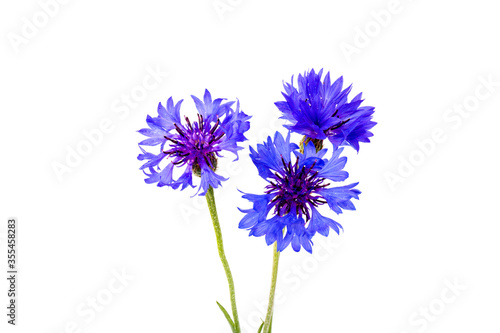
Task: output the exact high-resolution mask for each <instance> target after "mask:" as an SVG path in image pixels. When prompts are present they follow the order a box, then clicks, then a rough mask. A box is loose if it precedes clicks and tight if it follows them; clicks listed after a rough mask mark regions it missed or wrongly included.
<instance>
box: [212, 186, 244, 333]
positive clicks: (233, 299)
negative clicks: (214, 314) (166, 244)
mask: <svg viewBox="0 0 500 333" xmlns="http://www.w3.org/2000/svg"><path fill="white" fill-rule="evenodd" d="M205 196H206V198H207V204H208V210H209V211H210V216H211V217H212V222H213V224H214V230H215V237H216V238H217V250H218V251H219V257H220V261H221V262H222V266H224V271H225V272H226V277H227V283H228V284H229V293H230V295H231V309H232V312H233V319H234V329H235V332H236V333H240V332H241V329H240V322H239V319H238V310H237V309H236V295H235V292H234V281H233V275H232V274H231V269H230V268H229V263H228V262H227V259H226V254H225V253H224V244H223V243H222V232H221V229H220V224H219V217H218V216H217V208H216V207H215V197H214V189H213V188H212V186H210V187H209V188H208V191H207V194H206V195H205Z"/></svg>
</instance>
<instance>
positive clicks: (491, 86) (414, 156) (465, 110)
mask: <svg viewBox="0 0 500 333" xmlns="http://www.w3.org/2000/svg"><path fill="white" fill-rule="evenodd" d="M478 81H479V84H478V85H477V86H476V88H475V89H474V91H473V92H472V93H471V94H470V95H468V96H466V97H465V98H463V99H462V101H461V102H459V103H454V104H453V106H452V107H450V108H448V109H446V110H445V111H444V113H443V116H442V118H443V121H444V123H445V125H446V126H449V128H451V129H452V130H458V129H459V128H460V127H461V126H462V124H463V122H464V120H465V119H468V118H469V117H470V116H471V115H472V114H473V112H476V111H478V109H479V106H480V105H481V102H484V101H486V100H487V99H489V98H491V97H492V96H493V95H494V94H495V93H496V91H497V89H498V87H500V82H499V81H494V79H493V75H492V74H490V75H488V77H484V76H479V77H478ZM449 132H450V129H446V127H444V126H439V127H435V128H434V129H433V130H432V131H431V135H430V137H427V138H423V139H419V140H415V141H414V142H415V146H416V147H415V148H414V149H412V150H411V151H410V152H409V153H408V154H406V155H405V156H403V155H399V156H398V163H397V164H398V166H397V168H396V171H395V172H393V171H386V172H385V173H384V178H385V180H386V182H387V185H388V186H389V189H390V190H391V191H392V192H394V191H395V190H396V187H397V185H399V184H402V183H404V182H406V180H407V179H408V178H409V177H411V176H412V175H414V174H415V172H416V170H417V168H418V167H420V166H422V165H423V164H424V163H425V162H426V161H427V160H428V159H429V158H430V157H431V156H432V155H434V153H435V152H436V150H437V148H438V147H439V145H440V144H442V143H444V142H445V141H446V140H448V138H449V135H448V133H449Z"/></svg>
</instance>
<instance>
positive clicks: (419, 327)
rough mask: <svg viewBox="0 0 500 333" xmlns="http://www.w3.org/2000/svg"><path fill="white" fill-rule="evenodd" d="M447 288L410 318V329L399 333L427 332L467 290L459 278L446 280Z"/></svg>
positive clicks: (420, 307)
mask: <svg viewBox="0 0 500 333" xmlns="http://www.w3.org/2000/svg"><path fill="white" fill-rule="evenodd" d="M444 285H445V287H444V288H443V289H442V290H441V292H440V293H439V295H438V296H437V297H435V298H433V299H431V300H430V301H429V302H428V303H427V304H425V305H422V306H419V307H418V309H417V310H416V311H415V312H413V313H412V314H411V315H410V317H409V318H408V323H409V325H410V326H411V328H410V329H407V330H403V331H400V332H399V333H412V332H418V333H423V332H425V331H427V329H428V328H429V326H431V324H432V323H435V322H436V321H437V320H438V319H439V318H440V317H441V316H443V314H444V313H445V312H446V311H447V310H448V308H449V307H450V305H451V304H453V303H455V302H456V301H457V299H458V297H460V296H461V295H462V293H463V292H464V291H465V290H467V287H466V286H465V285H463V284H461V283H460V282H459V281H458V279H457V278H455V279H453V281H450V280H444Z"/></svg>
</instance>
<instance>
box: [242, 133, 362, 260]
mask: <svg viewBox="0 0 500 333" xmlns="http://www.w3.org/2000/svg"><path fill="white" fill-rule="evenodd" d="M298 149H299V147H298V146H297V145H296V144H293V143H290V133H289V134H288V136H287V138H286V140H285V139H284V138H283V136H282V135H281V134H280V133H278V132H277V133H276V134H275V135H274V140H271V137H269V138H268V139H267V142H264V144H263V145H262V144H259V145H257V151H255V150H254V149H253V148H252V147H250V151H251V154H250V157H251V158H252V161H253V163H254V164H255V166H256V167H257V169H258V171H259V175H260V176H261V177H262V178H264V179H265V180H267V181H268V182H269V185H267V186H266V188H265V194H261V195H258V194H246V193H245V194H244V195H243V198H245V199H247V200H249V201H251V202H252V203H253V207H252V208H251V209H246V210H243V209H240V210H241V211H242V212H243V213H245V214H246V215H245V216H244V217H243V219H242V220H241V221H240V223H239V228H241V229H249V230H250V236H256V237H260V236H263V235H265V236H266V237H265V239H266V243H267V245H270V244H273V243H274V242H276V241H277V242H278V244H277V249H278V251H283V250H284V249H285V248H286V247H287V246H288V245H289V244H291V245H292V248H293V249H294V250H295V251H300V249H301V247H303V248H304V249H305V250H306V251H308V252H312V246H311V245H312V241H311V239H312V237H313V236H314V235H315V234H316V232H318V233H319V234H321V235H323V236H328V234H329V230H330V228H331V229H333V230H334V231H335V232H336V233H337V234H338V233H339V231H340V229H342V226H341V225H340V224H339V223H337V222H336V221H334V220H332V219H330V218H328V217H325V216H323V215H321V214H320V213H319V211H318V209H317V208H318V206H321V205H323V204H328V206H329V207H330V209H331V210H333V211H334V212H335V213H337V214H340V213H342V210H343V209H348V210H354V209H355V207H354V205H353V203H352V202H351V199H352V198H355V199H358V195H359V194H360V193H361V192H360V191H359V190H357V189H354V187H355V186H356V185H357V184H358V183H354V184H350V185H347V186H342V187H329V185H330V183H329V182H328V181H334V182H339V181H344V180H345V179H347V177H348V173H347V172H346V171H343V170H342V169H343V168H344V166H345V164H346V162H347V158H346V157H340V153H341V152H342V150H343V148H339V149H337V150H334V152H333V155H332V157H331V158H330V159H323V157H324V155H325V154H326V151H327V150H326V149H322V150H320V151H319V152H316V148H315V146H314V144H313V143H312V142H309V143H307V144H306V145H305V147H304V152H303V153H301V152H299V150H298ZM292 153H293V154H294V155H295V161H293V160H292Z"/></svg>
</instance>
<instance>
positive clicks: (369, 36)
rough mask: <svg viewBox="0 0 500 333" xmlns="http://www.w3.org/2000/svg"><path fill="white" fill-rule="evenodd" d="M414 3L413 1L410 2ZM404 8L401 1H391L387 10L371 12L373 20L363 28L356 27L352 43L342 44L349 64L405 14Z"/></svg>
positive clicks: (342, 49) (341, 48)
mask: <svg viewBox="0 0 500 333" xmlns="http://www.w3.org/2000/svg"><path fill="white" fill-rule="evenodd" d="M408 1H412V0H408ZM403 9H404V6H403V4H402V3H401V1H400V0H391V1H389V3H388V4H387V6H386V8H385V9H381V10H378V11H375V10H372V11H371V12H370V16H371V19H370V20H369V21H368V22H366V23H365V24H364V25H363V26H362V27H361V28H360V27H359V26H356V27H354V36H353V37H352V42H345V41H344V42H342V43H340V45H339V46H340V50H341V51H342V54H343V55H344V58H345V60H346V61H347V63H351V61H352V57H353V56H354V55H359V54H361V51H362V50H363V49H365V48H367V47H368V46H369V45H370V44H371V42H372V40H373V39H375V38H377V37H378V36H379V35H380V33H381V32H382V31H383V29H385V28H387V27H388V26H389V25H390V24H391V22H392V20H393V18H394V16H396V15H398V14H400V13H401V12H403Z"/></svg>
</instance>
